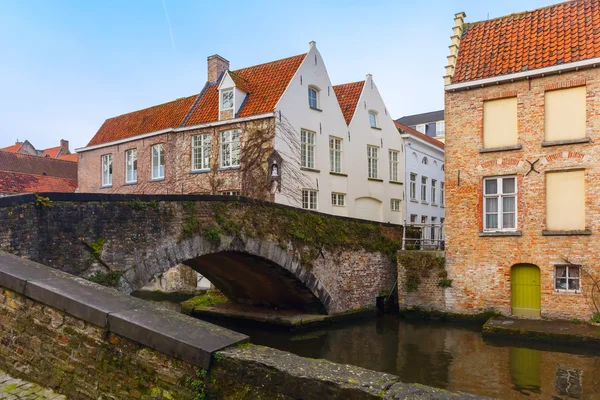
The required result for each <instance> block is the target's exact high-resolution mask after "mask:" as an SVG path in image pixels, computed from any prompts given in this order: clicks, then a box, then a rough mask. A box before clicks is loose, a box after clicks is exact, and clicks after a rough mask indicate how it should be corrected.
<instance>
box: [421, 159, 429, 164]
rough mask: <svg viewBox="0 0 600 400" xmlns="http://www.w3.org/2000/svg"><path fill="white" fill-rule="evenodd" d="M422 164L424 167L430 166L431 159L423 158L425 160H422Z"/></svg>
mask: <svg viewBox="0 0 600 400" xmlns="http://www.w3.org/2000/svg"><path fill="white" fill-rule="evenodd" d="M421 164H423V165H427V164H429V159H428V158H427V157H423V159H422V160H421Z"/></svg>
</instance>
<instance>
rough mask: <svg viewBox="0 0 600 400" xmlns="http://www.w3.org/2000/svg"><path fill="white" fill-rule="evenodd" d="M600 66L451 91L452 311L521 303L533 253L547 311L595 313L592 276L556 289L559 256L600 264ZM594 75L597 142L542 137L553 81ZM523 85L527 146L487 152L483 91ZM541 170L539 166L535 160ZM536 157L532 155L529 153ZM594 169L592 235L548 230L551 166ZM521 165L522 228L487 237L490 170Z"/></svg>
mask: <svg viewBox="0 0 600 400" xmlns="http://www.w3.org/2000/svg"><path fill="white" fill-rule="evenodd" d="M599 76H600V71H598V70H597V69H590V70H585V71H579V72H570V73H563V74H561V75H553V76H549V77H545V78H536V79H531V80H526V81H519V82H514V83H507V84H502V85H494V86H489V87H484V88H475V89H471V90H465V91H458V92H446V97H445V106H446V108H445V110H446V116H447V118H446V199H447V200H446V211H447V212H446V215H447V218H446V256H447V259H446V260H447V269H448V272H449V278H451V279H453V280H454V282H453V287H452V288H451V289H448V293H449V295H448V296H447V300H448V308H449V310H450V311H454V312H463V313H475V312H479V311H483V310H485V309H489V308H493V309H495V310H498V311H500V312H502V313H504V314H508V315H509V314H510V313H511V297H510V296H511V293H510V283H511V282H510V271H511V267H512V266H513V265H515V264H519V263H531V264H534V265H537V266H538V267H539V268H540V273H541V313H542V316H544V317H550V318H567V319H570V318H583V319H587V318H589V317H590V315H591V313H592V308H591V306H590V299H589V291H590V282H588V281H584V282H583V294H581V293H574V294H566V293H557V292H556V291H555V290H554V264H555V263H564V258H568V259H569V261H571V262H572V263H576V264H581V265H583V266H584V267H585V268H588V269H589V270H590V271H592V272H593V273H594V274H597V275H598V274H600V266H599V265H600V263H599V261H600V255H599V253H598V249H599V248H600V239H599V238H600V236H598V232H599V231H598V229H599V222H600V203H599V202H598V201H597V199H598V198H599V195H600V185H599V184H598V181H599V180H600V174H599V168H600V167H599V164H598V160H599V157H600V147H598V143H597V141H598V138H599V137H600V134H599V128H600V112H599V111H598V110H600V96H598V94H599V93H598V92H599V91H600V80H599V79H598V77H599ZM582 83H585V85H586V87H587V100H586V104H587V123H586V125H587V127H586V131H587V136H589V137H590V138H591V142H590V143H582V144H571V145H560V146H552V147H542V146H541V143H542V142H543V141H544V91H545V90H551V89H554V88H557V87H568V86H573V85H580V84H582ZM507 94H510V95H514V94H516V95H517V122H518V142H519V143H520V144H521V145H522V149H521V150H515V151H500V152H492V153H480V152H479V148H481V147H482V134H483V101H484V100H487V99H494V98H499V97H503V96H506V95H507ZM536 160H539V161H538V162H537V163H536V164H535V169H536V170H537V171H539V173H537V172H529V171H530V164H529V162H534V161H536ZM528 161H529V162H528ZM565 168H583V169H585V182H586V196H585V197H586V201H585V203H586V227H587V228H589V229H591V231H592V235H590V236H543V235H542V231H543V230H544V229H545V223H546V222H545V176H544V173H545V172H547V171H550V170H559V169H565ZM497 175H516V176H517V187H518V193H519V195H518V198H517V204H518V219H517V225H518V230H519V231H520V232H521V233H522V235H521V236H518V237H480V236H479V234H480V232H482V230H483V226H482V201H483V199H482V190H483V189H482V185H483V178H484V177H488V176H497Z"/></svg>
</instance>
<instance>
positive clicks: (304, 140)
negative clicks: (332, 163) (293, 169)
mask: <svg viewBox="0 0 600 400" xmlns="http://www.w3.org/2000/svg"><path fill="white" fill-rule="evenodd" d="M300 140H301V153H302V154H301V155H300V160H301V163H302V164H301V165H302V167H304V168H314V167H315V133H314V132H311V131H307V130H304V129H302V130H301V131H300Z"/></svg>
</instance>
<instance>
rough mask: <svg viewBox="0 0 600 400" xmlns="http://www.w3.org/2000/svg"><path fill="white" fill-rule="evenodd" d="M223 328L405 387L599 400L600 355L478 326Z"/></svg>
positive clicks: (382, 322) (386, 322)
mask: <svg viewBox="0 0 600 400" xmlns="http://www.w3.org/2000/svg"><path fill="white" fill-rule="evenodd" d="M218 323H219V324H221V325H226V326H228V327H230V328H232V329H236V330H238V331H241V332H244V333H246V334H248V335H249V336H250V337H251V340H252V342H253V343H256V344H262V345H266V346H271V347H275V348H278V349H282V350H286V351H290V352H292V353H295V354H299V355H301V356H305V357H311V358H325V359H327V360H331V361H334V362H339V363H345V364H352V365H358V366H361V367H364V368H369V369H373V370H378V371H382V372H388V373H392V374H395V375H398V376H400V377H401V378H402V380H403V381H405V382H417V383H422V384H426V385H431V386H435V387H440V388H445V389H448V390H452V391H462V392H468V393H474V394H480V395H485V396H490V397H495V398H502V399H519V398H535V399H537V398H540V399H550V398H557V399H566V398H577V399H598V398H600V357H599V355H600V354H599V353H598V351H592V350H587V349H576V348H569V347H558V346H553V345H540V344H537V345H535V346H533V347H535V348H530V347H532V346H531V345H530V344H527V343H520V342H519V343H516V342H512V341H511V342H500V341H498V342H495V341H494V342H489V341H488V342H486V341H484V340H483V339H482V337H481V334H480V330H479V327H477V326H464V325H451V324H444V323H428V322H409V321H406V320H403V319H401V318H398V317H392V316H386V317H384V318H380V319H377V320H375V321H374V320H368V321H360V322H356V323H352V324H349V325H345V326H333V327H328V328H326V329H320V330H315V331H307V332H295V333H294V332H273V331H266V330H263V328H256V327H248V326H243V325H239V324H233V325H232V324H229V323H227V324H224V323H223V322H218ZM557 350H560V351H557ZM565 350H566V351H567V352H565Z"/></svg>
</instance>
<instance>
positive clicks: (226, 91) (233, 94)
mask: <svg viewBox="0 0 600 400" xmlns="http://www.w3.org/2000/svg"><path fill="white" fill-rule="evenodd" d="M229 93H231V99H230V100H231V106H229V107H226V106H225V95H226V94H229ZM219 97H220V101H219V103H220V106H221V111H228V110H233V107H234V104H235V91H234V90H233V88H231V89H222V90H221V95H220V96H219Z"/></svg>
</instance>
